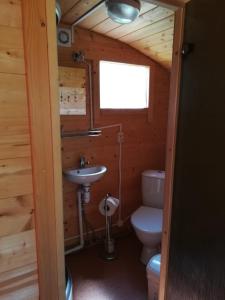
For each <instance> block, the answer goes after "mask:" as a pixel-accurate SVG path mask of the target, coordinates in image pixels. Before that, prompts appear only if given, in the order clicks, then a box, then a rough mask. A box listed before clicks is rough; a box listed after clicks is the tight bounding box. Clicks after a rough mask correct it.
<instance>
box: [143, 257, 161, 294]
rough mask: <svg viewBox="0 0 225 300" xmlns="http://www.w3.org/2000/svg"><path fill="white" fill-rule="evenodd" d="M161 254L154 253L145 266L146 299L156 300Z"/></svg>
mask: <svg viewBox="0 0 225 300" xmlns="http://www.w3.org/2000/svg"><path fill="white" fill-rule="evenodd" d="M160 265H161V254H157V255H154V256H153V257H152V258H151V259H150V261H149V263H148V265H147V267H146V273H147V280H148V300H157V299H158V294H159V277H160Z"/></svg>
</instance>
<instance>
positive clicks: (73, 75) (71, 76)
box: [59, 67, 86, 88]
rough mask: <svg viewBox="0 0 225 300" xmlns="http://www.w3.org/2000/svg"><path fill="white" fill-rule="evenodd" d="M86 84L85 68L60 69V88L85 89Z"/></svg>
mask: <svg viewBox="0 0 225 300" xmlns="http://www.w3.org/2000/svg"><path fill="white" fill-rule="evenodd" d="M85 82H86V69H85V68H68V67H60V68H59V86H66V87H77V88H84V87H85Z"/></svg>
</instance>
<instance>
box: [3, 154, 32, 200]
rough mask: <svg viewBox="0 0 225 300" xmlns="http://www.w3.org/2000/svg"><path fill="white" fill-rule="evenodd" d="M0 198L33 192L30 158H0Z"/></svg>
mask: <svg viewBox="0 0 225 300" xmlns="http://www.w3.org/2000/svg"><path fill="white" fill-rule="evenodd" d="M0 190H1V194H0V198H8V197H14V196H20V195H27V194H31V193H32V192H33V187H32V174H31V160H30V158H17V159H2V160H0Z"/></svg>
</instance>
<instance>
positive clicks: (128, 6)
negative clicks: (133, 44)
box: [105, 0, 141, 24]
mask: <svg viewBox="0 0 225 300" xmlns="http://www.w3.org/2000/svg"><path fill="white" fill-rule="evenodd" d="M105 4H106V7H107V10H108V16H109V17H110V19H112V20H113V21H114V22H116V23H119V24H128V23H131V22H133V21H134V20H135V19H136V18H137V17H138V15H139V13H140V9H141V3H140V1H139V0H106V2H105Z"/></svg>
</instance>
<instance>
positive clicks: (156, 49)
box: [61, 0, 174, 68]
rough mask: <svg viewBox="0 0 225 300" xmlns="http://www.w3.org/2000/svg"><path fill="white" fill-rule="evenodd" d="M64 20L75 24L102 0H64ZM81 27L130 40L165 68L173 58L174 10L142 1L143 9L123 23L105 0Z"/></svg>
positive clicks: (119, 38)
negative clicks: (111, 14) (111, 13)
mask: <svg viewBox="0 0 225 300" xmlns="http://www.w3.org/2000/svg"><path fill="white" fill-rule="evenodd" d="M61 2H62V11H63V17H62V22H63V23H64V24H72V23H74V22H75V21H77V20H78V19H79V18H80V17H82V16H83V15H84V14H85V13H86V12H88V11H89V10H90V9H91V8H93V7H94V6H95V5H97V4H98V3H99V2H100V1H99V0H61ZM79 27H82V28H85V29H88V30H91V31H94V32H97V33H100V34H103V35H106V36H108V37H111V38H113V39H117V40H120V41H121V42H124V43H127V44H129V45H130V46H132V47H133V48H136V49H137V50H139V51H140V52H142V53H144V54H145V55H147V56H149V57H151V58H152V59H153V60H155V61H157V62H158V63H160V64H161V65H163V66H164V67H166V68H170V66H171V62H172V47H173V32H174V11H172V10H169V9H167V8H164V7H160V6H156V5H154V4H150V3H147V2H145V1H141V12H140V15H139V17H138V18H137V20H135V21H134V22H133V23H131V24H127V25H120V24H118V23H115V22H113V21H112V20H111V19H110V18H109V17H108V15H107V11H106V7H105V4H104V3H103V4H102V5H101V6H100V7H99V8H98V9H97V10H95V11H94V12H93V13H92V14H91V15H89V16H88V17H87V18H85V19H84V20H83V21H81V22H80V23H79Z"/></svg>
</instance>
